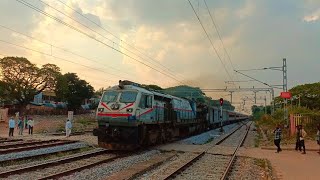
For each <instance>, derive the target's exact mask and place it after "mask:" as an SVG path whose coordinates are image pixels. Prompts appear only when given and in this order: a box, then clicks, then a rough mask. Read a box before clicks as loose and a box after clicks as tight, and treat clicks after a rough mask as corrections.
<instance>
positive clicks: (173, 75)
mask: <svg viewBox="0 0 320 180" xmlns="http://www.w3.org/2000/svg"><path fill="white" fill-rule="evenodd" d="M38 1H40V2H41V3H43V4H44V5H46V6H48V7H50V8H52V9H54V10H55V11H57V12H59V13H61V14H63V15H64V16H66V17H68V18H69V19H71V20H73V21H75V22H77V23H78V24H80V25H82V26H83V27H85V28H86V29H89V30H90V31H92V32H94V33H96V34H98V35H99V36H101V37H103V38H104V39H106V40H108V41H110V42H111V43H113V44H117V45H118V46H119V47H121V48H123V49H125V50H126V51H128V52H129V53H131V54H133V55H135V56H137V57H139V58H140V59H142V60H145V61H147V62H148V63H150V64H152V65H154V66H156V67H157V68H160V69H161V70H162V71H166V70H163V68H161V67H160V66H158V65H156V64H154V63H152V62H150V61H148V60H147V59H145V58H143V57H142V56H140V55H138V54H137V53H135V52H133V51H131V50H129V49H128V48H125V47H124V46H121V44H118V43H116V42H114V41H113V40H111V39H110V38H108V37H106V36H104V35H103V34H101V33H99V32H97V31H95V30H94V29H92V28H90V27H89V26H87V25H85V24H83V23H81V22H80V21H77V20H76V19H75V18H73V17H71V16H70V15H68V14H66V13H64V12H62V11H60V10H58V9H56V8H55V7H53V6H51V5H50V4H48V3H46V2H44V1H42V0H38ZM79 14H81V13H79ZM84 17H85V16H84ZM98 27H100V26H99V25H98ZM118 39H120V38H118ZM120 41H121V42H124V41H122V40H121V39H120ZM158 64H159V63H158ZM167 73H168V74H170V76H172V77H176V75H175V74H173V73H171V72H167Z"/></svg>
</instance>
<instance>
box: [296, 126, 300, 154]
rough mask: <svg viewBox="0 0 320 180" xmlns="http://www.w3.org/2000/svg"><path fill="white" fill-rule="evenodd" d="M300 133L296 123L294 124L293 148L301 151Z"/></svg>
mask: <svg viewBox="0 0 320 180" xmlns="http://www.w3.org/2000/svg"><path fill="white" fill-rule="evenodd" d="M300 134H301V132H300V128H299V126H298V125H297V126H296V148H295V150H296V151H298V149H299V151H300V152H301V146H300Z"/></svg>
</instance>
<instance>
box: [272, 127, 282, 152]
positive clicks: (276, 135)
mask: <svg viewBox="0 0 320 180" xmlns="http://www.w3.org/2000/svg"><path fill="white" fill-rule="evenodd" d="M273 133H274V144H275V145H276V146H277V153H279V152H280V151H282V150H281V148H280V141H281V129H280V126H279V125H277V128H276V129H275V130H274V131H273Z"/></svg>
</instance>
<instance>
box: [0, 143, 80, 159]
mask: <svg viewBox="0 0 320 180" xmlns="http://www.w3.org/2000/svg"><path fill="white" fill-rule="evenodd" d="M75 142H76V141H62V140H50V141H37V142H22V143H18V144H9V145H3V146H0V155H2V154H8V153H13V152H21V151H26V150H35V149H41V148H46V147H53V146H59V145H65V144H71V143H75Z"/></svg>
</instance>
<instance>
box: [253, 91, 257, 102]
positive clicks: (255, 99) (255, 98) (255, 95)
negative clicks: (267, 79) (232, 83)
mask: <svg viewBox="0 0 320 180" xmlns="http://www.w3.org/2000/svg"><path fill="white" fill-rule="evenodd" d="M254 103H255V104H257V91H254Z"/></svg>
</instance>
